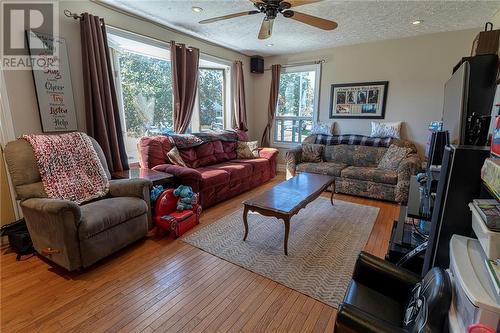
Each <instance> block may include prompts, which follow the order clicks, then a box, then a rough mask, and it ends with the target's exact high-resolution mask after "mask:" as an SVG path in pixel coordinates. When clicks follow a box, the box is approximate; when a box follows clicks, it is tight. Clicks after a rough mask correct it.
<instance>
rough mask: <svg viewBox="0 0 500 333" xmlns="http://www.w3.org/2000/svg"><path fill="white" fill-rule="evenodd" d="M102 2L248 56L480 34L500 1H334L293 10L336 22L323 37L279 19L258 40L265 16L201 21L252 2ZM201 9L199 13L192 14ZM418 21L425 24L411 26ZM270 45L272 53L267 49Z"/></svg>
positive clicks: (248, 6)
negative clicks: (431, 35)
mask: <svg viewBox="0 0 500 333" xmlns="http://www.w3.org/2000/svg"><path fill="white" fill-rule="evenodd" d="M103 2H105V3H107V4H109V5H112V6H115V7H118V8H121V9H123V10H126V11H129V12H132V13H134V14H137V15H140V16H142V17H145V18H148V19H150V20H153V21H156V22H159V23H161V24H164V25H166V26H169V27H172V28H174V29H177V30H179V31H182V32H185V33H187V34H190V35H193V36H196V37H199V38H201V39H205V40H208V41H211V42H215V43H217V44H220V45H224V46H226V47H228V48H231V49H234V50H237V51H240V52H243V53H245V54H248V55H253V54H261V55H277V54H289V53H297V52H303V51H311V50H317V49H322V48H330V47H334V46H341V45H349V44H357V43H364V42H371V41H378V40H385V39H394V38H402V37H410V36H417V35H423V34H429V33H434V32H441V31H452V30H461V29H467V28H476V27H481V26H483V25H484V23H485V22H486V21H488V20H489V19H491V18H492V17H493V15H494V14H495V13H496V11H497V10H499V9H500V1H332V0H323V1H322V2H318V3H314V4H309V5H304V6H300V7H295V10H297V11H301V12H304V13H307V14H311V15H316V16H320V17H322V18H326V19H331V20H334V21H336V22H338V24H339V27H338V28H337V29H335V30H333V31H323V30H320V29H317V28H313V27H310V26H308V25H305V24H302V23H299V22H296V21H294V20H291V19H286V18H284V17H283V16H281V15H280V16H279V17H278V18H277V19H276V21H275V24H274V31H273V36H272V37H271V38H269V39H266V40H259V39H257V34H258V32H259V28H260V24H261V21H262V17H263V14H256V15H251V16H244V17H238V18H234V19H230V20H226V21H220V22H216V23H211V24H204V25H202V24H198V21H201V20H204V19H207V18H211V17H215V16H221V15H227V14H231V13H235V12H241V11H247V10H252V9H254V7H253V5H252V3H251V2H250V1H249V0H197V1H190V0H162V1H145V0H141V1H132V0H103ZM192 6H199V7H202V8H203V9H204V10H203V11H202V12H201V13H195V12H193V11H192V10H191V7H192ZM416 19H421V20H424V23H422V24H420V25H416V26H415V25H412V24H411V22H413V21H414V20H416ZM270 43H272V44H273V46H272V47H268V46H266V45H267V44H270Z"/></svg>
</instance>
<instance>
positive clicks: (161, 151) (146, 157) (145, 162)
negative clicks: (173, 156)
mask: <svg viewBox="0 0 500 333" xmlns="http://www.w3.org/2000/svg"><path fill="white" fill-rule="evenodd" d="M172 146H173V142H172V140H171V139H170V137H168V136H165V135H158V136H145V137H142V138H141V139H140V140H139V143H138V144H137V148H138V149H139V161H140V164H141V168H149V169H151V168H153V167H155V166H157V165H159V164H165V163H168V158H167V153H168V152H169V151H170V149H172Z"/></svg>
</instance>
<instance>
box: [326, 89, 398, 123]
mask: <svg viewBox="0 0 500 333" xmlns="http://www.w3.org/2000/svg"><path fill="white" fill-rule="evenodd" d="M388 87H389V81H380V82H361V83H343V84H332V90H331V96H330V118H346V119H356V118H359V119H383V118H384V117H385V103H386V99H387V89H388Z"/></svg>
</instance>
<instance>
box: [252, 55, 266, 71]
mask: <svg viewBox="0 0 500 333" xmlns="http://www.w3.org/2000/svg"><path fill="white" fill-rule="evenodd" d="M250 72H252V73H257V74H263V73H264V58H262V57H259V56H253V57H251V58H250Z"/></svg>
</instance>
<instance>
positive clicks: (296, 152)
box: [285, 146, 302, 179]
mask: <svg viewBox="0 0 500 333" xmlns="http://www.w3.org/2000/svg"><path fill="white" fill-rule="evenodd" d="M301 160H302V146H298V147H295V148H292V149H288V150H287V151H286V153H285V162H286V179H290V178H292V177H293V176H295V173H296V168H297V164H299V163H300V162H301Z"/></svg>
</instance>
